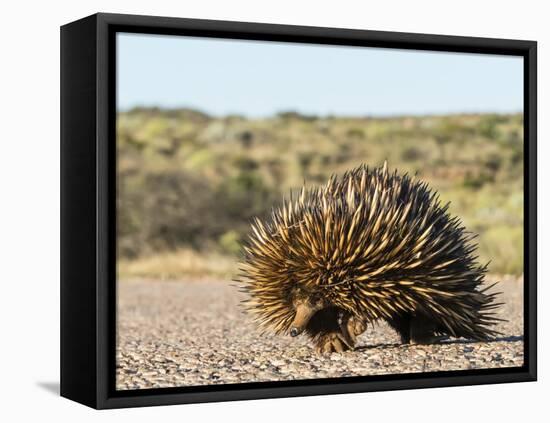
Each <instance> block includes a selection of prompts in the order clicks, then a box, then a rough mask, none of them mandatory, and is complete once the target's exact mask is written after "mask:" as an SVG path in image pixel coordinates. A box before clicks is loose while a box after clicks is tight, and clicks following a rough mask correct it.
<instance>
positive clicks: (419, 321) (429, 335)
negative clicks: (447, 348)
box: [410, 315, 448, 344]
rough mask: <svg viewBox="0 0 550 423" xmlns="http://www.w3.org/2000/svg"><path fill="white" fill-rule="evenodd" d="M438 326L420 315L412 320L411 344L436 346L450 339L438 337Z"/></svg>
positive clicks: (445, 336) (443, 336)
mask: <svg viewBox="0 0 550 423" xmlns="http://www.w3.org/2000/svg"><path fill="white" fill-rule="evenodd" d="M436 331H437V325H436V324H435V323H434V322H433V321H432V320H431V319H429V318H428V317H425V316H422V315H419V316H414V317H412V318H411V320H410V334H411V339H410V342H411V344H434V343H436V342H440V341H443V340H445V339H448V336H447V335H437V334H436Z"/></svg>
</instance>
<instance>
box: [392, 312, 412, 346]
mask: <svg viewBox="0 0 550 423" xmlns="http://www.w3.org/2000/svg"><path fill="white" fill-rule="evenodd" d="M388 324H389V325H390V326H391V327H392V328H393V329H394V330H395V331H396V332H397V333H398V335H399V337H400V338H401V343H402V344H409V343H410V342H411V316H410V315H409V314H403V315H399V316H395V317H393V318H391V319H389V320H388Z"/></svg>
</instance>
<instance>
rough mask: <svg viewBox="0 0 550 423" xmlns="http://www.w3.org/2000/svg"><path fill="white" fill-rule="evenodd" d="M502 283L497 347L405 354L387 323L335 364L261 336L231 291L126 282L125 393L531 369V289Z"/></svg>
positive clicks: (121, 350)
mask: <svg viewBox="0 0 550 423" xmlns="http://www.w3.org/2000/svg"><path fill="white" fill-rule="evenodd" d="M492 279H494V278H488V281H491V280H492ZM500 280H501V284H499V285H500V286H499V287H498V290H499V291H502V292H503V294H502V296H501V300H502V301H504V302H505V305H504V306H502V307H501V308H500V309H499V317H501V318H505V319H508V321H507V322H503V323H500V324H499V326H498V328H497V329H498V330H499V331H500V332H502V333H503V336H502V337H500V338H498V339H497V340H495V341H492V342H470V341H466V340H450V341H446V342H444V343H441V344H434V345H400V344H399V343H398V337H397V335H396V334H395V333H394V332H393V331H392V329H391V328H389V327H388V326H387V325H386V324H385V323H380V324H379V325H376V326H375V327H374V328H372V329H371V328H369V330H368V331H367V332H366V333H365V334H363V335H362V336H361V337H360V338H359V342H358V347H357V349H356V350H355V351H350V352H345V353H339V354H338V353H333V354H330V355H326V356H320V355H317V354H316V353H315V352H314V350H313V348H312V347H311V346H310V345H309V344H308V342H307V339H306V338H304V337H298V338H297V339H296V338H290V337H284V336H275V335H264V336H261V335H260V334H259V331H258V330H257V329H256V327H255V326H254V325H253V323H252V322H251V320H250V318H249V317H248V316H247V315H246V314H243V313H242V312H241V310H240V308H239V306H238V303H239V301H240V300H241V299H242V294H241V293H239V292H238V291H237V289H236V288H235V287H233V286H232V285H231V283H229V282H223V281H189V280H184V281H120V282H119V286H118V334H117V389H141V388H158V387H174V386H191V385H209V384H225V383H241V382H258V381H275V380H292V379H310V378H329V377H343V376H358V375H362V376H363V375H375V374H388V373H393V374H395V373H411V372H424V371H439V370H461V369H481V368H494V367H515V366H521V365H522V364H523V336H522V335H523V290H522V283H523V280H522V279H521V278H519V279H517V278H512V277H504V278H500Z"/></svg>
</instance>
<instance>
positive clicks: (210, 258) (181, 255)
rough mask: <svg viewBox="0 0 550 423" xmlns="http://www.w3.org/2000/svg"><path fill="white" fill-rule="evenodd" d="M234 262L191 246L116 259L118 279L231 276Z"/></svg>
mask: <svg viewBox="0 0 550 423" xmlns="http://www.w3.org/2000/svg"><path fill="white" fill-rule="evenodd" d="M236 271H237V261H236V260H235V259H234V258H232V257H228V256H224V255H221V254H217V253H201V252H197V251H194V250H191V249H180V250H177V251H173V252H165V253H159V254H155V255H151V256H145V257H140V258H137V259H133V260H128V259H122V258H120V259H119V260H118V266H117V273H118V277H119V279H152V278H154V279H161V280H169V279H177V278H181V277H182V275H185V276H187V277H192V278H204V277H208V278H211V277H214V278H216V277H217V278H232V277H233V276H234V275H235V273H236Z"/></svg>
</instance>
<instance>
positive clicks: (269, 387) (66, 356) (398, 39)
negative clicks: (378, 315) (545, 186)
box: [61, 13, 537, 409]
mask: <svg viewBox="0 0 550 423" xmlns="http://www.w3.org/2000/svg"><path fill="white" fill-rule="evenodd" d="M117 32H136V33H146V34H170V35H188V36H203V37H216V38H231V39H246V40H266V41H279V42H300V43H314V44H329V45H349V46H369V47H385V48H400V49H415V50H430V51H446V52H468V53H491V54H501V55H517V56H521V57H523V59H524V122H525V124H524V131H525V133H524V140H525V143H524V148H525V151H524V152H525V154H524V160H525V163H524V165H525V166H524V169H525V170H524V181H525V186H524V187H525V188H524V207H525V208H524V211H525V213H524V216H525V222H524V237H525V239H524V241H525V242H524V260H525V262H524V316H525V317H524V319H525V322H524V323H525V326H524V327H525V332H524V345H525V350H524V351H525V357H524V365H523V367H517V368H502V369H484V370H471V371H470V370H467V371H451V372H434V373H418V374H395V375H383V376H364V377H349V378H341V379H319V380H301V381H285V382H261V383H247V384H236V385H216V386H193V387H179V388H162V389H144V390H135V391H117V390H115V384H114V380H115V329H116V328H115V323H116V301H115V300H116V272H115V264H116V254H115V248H114V246H115V241H116V240H115V225H116V213H115V201H114V198H115V153H116V151H115V141H116V138H115V137H116V134H115V116H116V98H115V84H116V80H115V70H116V69H115V65H116V45H115V34H116V33H117ZM536 139H537V44H536V42H534V41H518V40H506V39H489V38H474V37H457V36H442V35H428V34H411V33H398V32H381V31H366V30H351V29H336V28H318V27H305V26H288V25H272V24H259V23H243V22H226V21H211V20H197V19H180V18H166V17H153V16H133V15H119V14H104V13H99V14H95V15H92V16H89V17H86V18H83V19H81V20H78V21H75V22H72V23H69V24H67V25H65V26H63V27H61V395H62V396H64V397H66V398H69V399H71V400H74V401H77V402H80V403H82V404H85V405H88V406H90V407H94V408H98V409H102V408H118V407H133V406H150V405H165V404H179V403H196V402H209V401H229V400H243V399H257V398H275V397H290V396H303V395H320V394H336V393H349V392H367V391H379V390H398V389H413V388H429V387H443V386H457V385H477V384H489V383H504V382H523V381H534V380H536V375H537V326H536V325H537V320H536V316H537V314H536V295H537V292H536V291H537V286H536V277H537V276H536V257H537V254H536V251H537V250H536V237H537V232H536V230H537V223H536V208H537V207H536V174H537V171H536V148H537V147H536Z"/></svg>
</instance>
